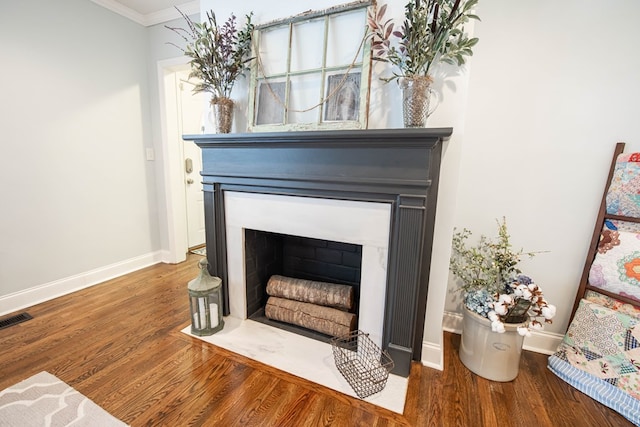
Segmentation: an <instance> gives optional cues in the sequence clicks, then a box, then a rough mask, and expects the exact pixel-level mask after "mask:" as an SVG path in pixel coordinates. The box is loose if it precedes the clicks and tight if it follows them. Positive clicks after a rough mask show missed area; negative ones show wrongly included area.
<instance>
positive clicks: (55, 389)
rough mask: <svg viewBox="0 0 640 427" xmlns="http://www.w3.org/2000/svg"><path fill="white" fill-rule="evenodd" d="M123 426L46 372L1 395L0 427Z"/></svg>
mask: <svg viewBox="0 0 640 427" xmlns="http://www.w3.org/2000/svg"><path fill="white" fill-rule="evenodd" d="M126 425H127V424H125V423H123V422H122V421H120V420H118V419H117V418H114V417H113V416H112V415H111V414H109V413H108V412H107V411H105V410H104V409H102V408H101V407H99V406H98V405H96V404H95V403H93V402H92V401H91V400H90V399H89V398H87V397H86V396H83V395H82V394H80V393H79V392H78V391H76V390H75V389H74V388H73V387H71V386H69V385H67V384H66V383H64V382H62V381H60V380H59V379H58V378H57V377H55V376H53V375H51V374H50V373H48V372H40V373H39V374H36V375H34V376H32V377H30V378H27V379H26V380H24V381H21V382H19V383H18V384H15V385H13V386H11V387H9V388H7V389H4V390H2V391H0V426H2V427H5V426H6V427H16V426H20V427H32V426H33V427H35V426H47V427H62V426H73V427H96V426H100V427H121V426H126Z"/></svg>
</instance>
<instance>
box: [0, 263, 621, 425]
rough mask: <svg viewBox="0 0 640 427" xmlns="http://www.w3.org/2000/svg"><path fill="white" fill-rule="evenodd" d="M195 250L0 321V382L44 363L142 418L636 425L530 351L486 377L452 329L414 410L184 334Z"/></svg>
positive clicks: (173, 421) (118, 410)
mask: <svg viewBox="0 0 640 427" xmlns="http://www.w3.org/2000/svg"><path fill="white" fill-rule="evenodd" d="M199 259H200V257H199V256H197V255H190V256H189V258H188V260H187V262H185V263H182V264H179V265H165V264H160V265H156V266H153V267H149V268H146V269H144V270H141V271H138V272H135V273H132V274H129V275H127V276H124V277H120V278H117V279H114V280H111V281H109V282H106V283H103V284H101V285H97V286H94V287H91V288H89V289H85V290H82V291H79V292H76V293H74V294H71V295H67V296H64V297H61V298H58V299H55V300H52V301H48V302H45V303H43V304H38V305H36V306H33V307H31V308H29V309H28V310H25V311H28V313H29V314H31V315H32V316H33V317H34V318H33V319H32V320H29V321H27V322H24V323H21V324H18V325H15V326H12V327H9V328H6V329H2V330H0V390H1V389H4V388H6V387H8V386H10V385H12V384H14V383H17V382H19V381H21V380H23V379H25V378H27V377H29V376H31V375H33V374H36V373H38V372H40V371H48V372H50V373H51V374H53V375H56V376H57V377H59V378H60V379H62V380H63V381H65V382H67V383H68V384H70V385H71V386H73V387H75V388H76V389H77V390H78V391H80V392H81V393H83V394H84V395H86V396H88V397H89V398H91V399H92V400H93V401H94V402H96V403H97V404H98V405H100V406H101V407H103V408H104V409H106V410H107V411H109V412H110V413H111V414H113V415H114V416H116V417H117V418H119V419H121V420H123V421H124V422H126V423H129V424H131V425H132V426H172V427H173V426H200V425H203V426H218V425H219V426H296V427H297V426H473V427H475V426H528V427H530V426H537V427H539V426H577V425H579V426H599V427H602V426H629V425H631V423H629V422H628V421H626V420H625V419H624V418H623V417H622V416H620V415H619V414H617V413H616V412H614V411H612V410H610V409H608V408H606V407H604V406H602V405H600V404H598V403H597V402H595V401H593V400H592V399H590V398H588V397H586V396H585V395H583V394H582V393H580V392H578V391H576V390H575V389H573V388H572V387H570V386H568V385H567V384H565V383H564V382H562V381H561V380H559V379H558V378H557V377H556V376H555V375H553V374H552V373H551V372H550V371H549V370H548V369H547V368H546V363H547V356H545V355H542V354H538V353H532V352H526V351H525V352H524V355H523V357H522V362H521V368H520V374H519V376H518V378H516V380H515V381H513V382H510V383H496V382H491V381H488V380H485V379H483V378H480V377H477V376H476V375H474V374H472V373H471V372H469V371H468V370H467V369H466V368H465V367H464V366H463V365H462V364H461V363H460V361H459V359H458V356H457V350H458V346H459V342H460V337H459V336H458V335H455V334H450V333H445V334H444V338H445V369H444V371H442V372H441V371H438V370H434V369H430V368H426V367H424V366H422V365H421V364H419V363H414V365H413V367H412V371H411V377H410V381H409V391H408V397H407V403H406V406H405V412H404V415H399V414H395V413H393V412H390V411H387V410H385V409H382V408H379V407H377V406H374V405H371V404H368V403H366V402H363V401H361V400H358V399H354V398H351V397H349V396H346V395H343V394H341V393H337V392H334V391H332V390H329V389H327V388H324V387H322V386H319V385H317V384H314V383H311V382H308V381H306V380H303V379H300V378H297V377H294V376H292V375H289V374H287V373H284V372H281V371H278V370H276V369H273V368H270V367H268V366H265V365H262V364H260V363H258V362H255V361H253V360H250V359H247V358H245V357H242V356H240V355H237V354H234V353H231V352H229V351H226V350H224V349H220V348H217V347H214V346H212V345H210V344H207V343H204V342H203V341H201V340H198V339H194V338H191V337H189V336H187V335H185V334H182V333H181V332H180V330H181V329H182V328H184V327H185V326H187V325H188V324H189V314H188V313H189V306H188V298H187V291H186V284H187V282H188V281H189V280H191V279H193V278H194V277H196V275H197V271H198V269H197V265H196V264H197V261H198V260H199Z"/></svg>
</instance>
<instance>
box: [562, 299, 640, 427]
mask: <svg viewBox="0 0 640 427" xmlns="http://www.w3.org/2000/svg"><path fill="white" fill-rule="evenodd" d="M549 369H551V370H552V371H553V372H554V373H555V374H556V375H558V376H559V377H560V378H562V379H563V380H564V381H566V382H567V383H569V384H571V385H572V386H574V387H576V388H577V389H578V390H580V391H582V392H583V393H585V394H587V395H589V396H591V397H592V398H594V399H595V400H597V401H599V402H601V403H603V404H605V405H607V406H609V407H610V408H612V409H614V410H616V411H618V412H619V413H620V414H622V415H623V416H624V417H626V418H627V419H629V420H630V421H631V422H633V423H634V424H635V425H638V426H640V319H639V318H637V317H634V316H629V315H628V314H626V313H625V312H624V311H621V310H612V309H610V308H607V307H604V306H601V305H599V304H597V303H594V302H590V301H587V300H585V299H583V300H582V301H580V305H579V307H578V310H577V311H576V314H575V317H574V319H573V321H572V322H571V325H570V326H569V330H568V331H567V333H566V334H565V336H564V339H563V341H562V343H561V344H560V345H559V346H558V350H557V351H556V353H554V354H553V355H552V356H550V357H549Z"/></svg>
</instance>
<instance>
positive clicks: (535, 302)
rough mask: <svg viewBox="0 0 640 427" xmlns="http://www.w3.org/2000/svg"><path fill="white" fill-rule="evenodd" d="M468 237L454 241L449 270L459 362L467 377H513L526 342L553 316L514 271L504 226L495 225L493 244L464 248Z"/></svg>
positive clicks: (514, 255)
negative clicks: (455, 291)
mask: <svg viewBox="0 0 640 427" xmlns="http://www.w3.org/2000/svg"><path fill="white" fill-rule="evenodd" d="M470 236H471V232H470V231H469V230H467V229H464V230H463V231H461V232H456V233H455V234H454V236H453V245H452V249H453V250H452V256H451V261H450V269H451V272H452V273H453V274H454V276H455V277H456V278H457V280H458V282H459V283H460V290H461V291H462V292H463V294H464V311H463V327H462V337H461V342H460V351H459V355H460V360H461V361H462V363H463V364H464V365H465V366H467V368H469V369H470V370H471V371H472V372H474V373H476V374H478V375H480V376H482V377H484V378H487V379H490V380H493V381H511V380H513V379H515V378H516V377H517V375H518V370H519V365H520V354H521V352H522V344H523V342H524V337H525V336H530V335H531V330H540V329H542V328H543V327H544V324H545V323H551V322H552V319H553V317H554V316H555V314H556V308H555V306H553V305H551V304H549V303H548V302H547V301H546V299H545V297H544V295H543V293H542V290H541V288H540V287H539V286H538V285H537V284H535V283H534V282H533V281H532V280H531V278H529V277H528V276H525V275H523V274H521V273H522V272H521V271H520V270H519V269H518V268H517V265H518V263H519V261H520V257H521V256H522V255H527V256H533V255H534V253H532V252H527V253H525V252H523V251H522V250H520V251H514V250H513V249H512V246H511V243H510V241H509V238H510V236H509V234H508V232H507V225H506V221H505V220H504V218H503V220H502V222H498V238H497V239H496V240H491V239H489V238H487V237H486V236H480V239H479V241H478V243H477V245H476V246H471V247H470V246H467V239H468V238H469V237H470Z"/></svg>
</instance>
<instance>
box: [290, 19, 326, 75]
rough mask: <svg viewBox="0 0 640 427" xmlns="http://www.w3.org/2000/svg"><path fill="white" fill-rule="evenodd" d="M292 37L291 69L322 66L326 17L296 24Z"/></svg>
mask: <svg viewBox="0 0 640 427" xmlns="http://www.w3.org/2000/svg"><path fill="white" fill-rule="evenodd" d="M291 38H292V40H291V71H301V70H317V69H319V68H321V67H322V55H323V52H324V48H323V46H324V19H314V20H313V21H307V22H300V23H297V24H295V25H294V26H293V33H292V36H291Z"/></svg>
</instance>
